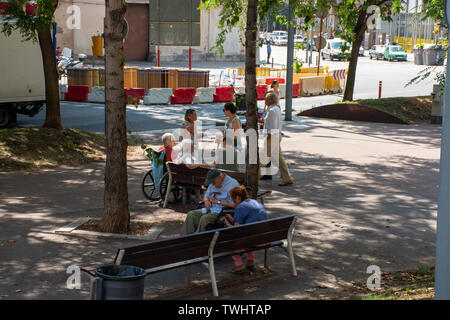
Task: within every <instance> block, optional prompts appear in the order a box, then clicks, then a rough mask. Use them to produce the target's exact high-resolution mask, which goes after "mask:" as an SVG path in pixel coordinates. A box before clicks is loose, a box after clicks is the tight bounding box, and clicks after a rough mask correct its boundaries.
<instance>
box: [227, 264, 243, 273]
mask: <svg viewBox="0 0 450 320" xmlns="http://www.w3.org/2000/svg"><path fill="white" fill-rule="evenodd" d="M243 266H244V265H241V266H234V267H233V268H231V269H230V272H231V273H232V274H245V273H246V272H247V268H244V269H240V268H241V267H243Z"/></svg>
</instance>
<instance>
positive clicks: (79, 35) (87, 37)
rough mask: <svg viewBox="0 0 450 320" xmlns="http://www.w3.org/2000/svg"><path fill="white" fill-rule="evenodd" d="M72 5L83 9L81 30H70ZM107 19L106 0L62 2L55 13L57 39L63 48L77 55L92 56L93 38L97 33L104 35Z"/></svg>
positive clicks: (66, 0) (65, 0)
mask: <svg viewBox="0 0 450 320" xmlns="http://www.w3.org/2000/svg"><path fill="white" fill-rule="evenodd" d="M71 5H77V6H79V7H80V9H81V14H80V29H73V30H71V29H69V28H68V26H67V20H68V18H69V16H70V15H69V14H67V13H66V12H67V9H68V7H69V6H71ZM104 17H105V1H104V0H84V1H83V0H60V1H59V5H58V8H57V9H56V12H55V20H56V23H57V25H58V27H59V28H58V31H62V32H59V33H57V35H56V39H57V44H58V46H60V47H61V48H64V47H69V48H71V49H73V51H74V52H75V53H85V54H88V55H91V54H92V48H91V47H92V40H91V37H92V36H93V35H94V34H96V33H100V34H101V33H103V19H104Z"/></svg>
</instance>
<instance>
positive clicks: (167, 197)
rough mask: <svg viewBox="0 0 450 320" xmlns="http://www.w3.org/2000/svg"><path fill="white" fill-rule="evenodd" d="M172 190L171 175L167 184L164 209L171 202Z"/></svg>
mask: <svg viewBox="0 0 450 320" xmlns="http://www.w3.org/2000/svg"><path fill="white" fill-rule="evenodd" d="M171 189H172V176H171V175H169V182H168V183H167V190H166V197H165V199H164V205H163V208H165V207H167V203H168V202H169V196H170V191H171Z"/></svg>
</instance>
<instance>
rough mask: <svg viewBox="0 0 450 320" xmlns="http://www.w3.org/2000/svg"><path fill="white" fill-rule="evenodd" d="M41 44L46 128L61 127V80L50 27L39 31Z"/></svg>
mask: <svg viewBox="0 0 450 320" xmlns="http://www.w3.org/2000/svg"><path fill="white" fill-rule="evenodd" d="M38 39H39V46H40V48H41V54H42V64H43V67H44V78H45V99H46V107H45V122H44V127H45V128H55V129H61V128H62V126H61V113H60V108H59V82H58V70H57V67H56V57H55V51H54V48H53V41H52V35H51V33H50V29H44V30H43V31H40V32H38Z"/></svg>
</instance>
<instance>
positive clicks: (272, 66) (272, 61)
mask: <svg viewBox="0 0 450 320" xmlns="http://www.w3.org/2000/svg"><path fill="white" fill-rule="evenodd" d="M272 68H273V58H272Z"/></svg>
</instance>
